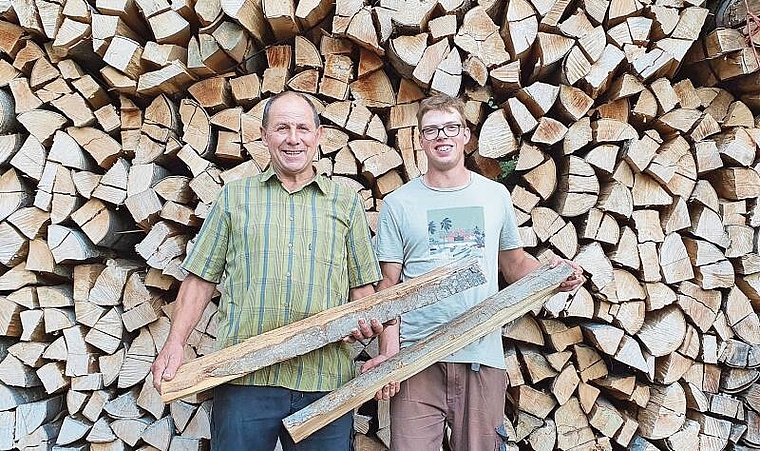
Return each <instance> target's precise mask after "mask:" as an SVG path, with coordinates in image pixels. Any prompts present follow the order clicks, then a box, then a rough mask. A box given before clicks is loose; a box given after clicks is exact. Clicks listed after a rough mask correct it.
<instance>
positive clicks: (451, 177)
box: [423, 166, 470, 188]
mask: <svg viewBox="0 0 760 451" xmlns="http://www.w3.org/2000/svg"><path fill="white" fill-rule="evenodd" d="M423 181H424V182H425V184H426V185H427V186H430V187H433V188H456V187H458V186H464V185H466V184H467V183H469V181H470V170H469V169H467V168H466V167H464V166H457V167H455V168H452V169H449V170H446V171H437V170H435V169H433V168H428V172H427V173H425V175H424V176H423Z"/></svg>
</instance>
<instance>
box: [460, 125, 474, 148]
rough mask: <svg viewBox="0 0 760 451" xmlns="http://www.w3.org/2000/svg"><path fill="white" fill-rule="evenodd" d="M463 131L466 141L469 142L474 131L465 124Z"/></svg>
mask: <svg viewBox="0 0 760 451" xmlns="http://www.w3.org/2000/svg"><path fill="white" fill-rule="evenodd" d="M462 133H464V143H465V144H467V143H468V142H470V138H471V137H472V133H471V132H470V127H468V126H467V125H466V124H465V126H464V131H463V132H462Z"/></svg>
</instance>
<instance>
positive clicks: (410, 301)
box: [161, 259, 486, 402]
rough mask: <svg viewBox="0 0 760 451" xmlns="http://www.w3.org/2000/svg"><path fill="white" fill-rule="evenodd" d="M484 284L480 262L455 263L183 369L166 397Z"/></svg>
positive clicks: (164, 390)
mask: <svg viewBox="0 0 760 451" xmlns="http://www.w3.org/2000/svg"><path fill="white" fill-rule="evenodd" d="M485 282H486V279H485V276H484V274H483V273H482V270H481V269H480V267H479V266H478V264H477V261H476V260H475V259H467V260H463V261H460V262H455V263H452V264H451V265H447V266H444V267H442V268H439V269H436V270H434V271H431V272H429V273H427V274H425V275H423V276H420V277H417V278H415V279H413V280H410V281H408V282H404V283H402V284H400V285H396V286H394V287H393V288H391V289H388V290H383V291H381V292H379V293H375V294H373V295H370V296H367V297H365V298H363V299H361V300H359V301H356V302H350V303H347V304H344V305H341V306H339V307H335V308H332V309H329V310H325V311H323V312H320V313H317V314H316V315H313V316H311V317H309V318H306V319H304V320H301V321H297V322H295V323H292V324H289V325H287V326H284V327H280V328H278V329H274V330H271V331H269V332H265V333H263V334H261V335H257V336H255V337H251V338H249V339H248V340H246V341H244V342H242V343H238V344H236V345H234V346H230V347H228V348H225V349H222V350H220V351H217V352H214V353H212V354H209V355H206V356H204V357H200V358H197V359H194V360H191V361H189V362H187V363H185V364H183V365H182V366H180V367H179V370H178V371H177V374H176V375H175V376H174V378H173V379H172V380H170V381H163V383H162V384H161V398H162V399H163V401H164V402H169V401H172V400H174V399H178V398H181V397H184V396H187V395H190V394H193V393H197V392H200V391H203V390H207V389H209V388H212V387H215V386H217V385H221V384H223V383H225V382H228V381H231V380H233V379H237V378H239V377H241V376H244V375H246V374H248V373H251V372H253V371H256V370H258V369H261V368H263V367H265V366H269V365H273V364H275V363H277V362H282V361H284V360H287V359H290V358H293V357H295V356H298V355H303V354H306V353H307V352H310V351H313V350H315V349H318V348H321V347H322V346H325V345H327V344H329V343H333V342H336V341H338V340H340V339H342V338H343V337H345V336H347V335H348V334H349V333H350V332H351V330H352V329H355V328H356V327H357V321H358V320H359V319H366V320H369V319H371V318H377V319H378V320H379V321H381V322H386V321H389V320H391V319H393V318H396V317H397V316H399V315H401V314H402V313H406V312H408V311H411V310H414V309H416V308H420V307H424V306H426V305H430V304H432V303H434V302H436V301H438V300H440V299H443V298H446V297H449V296H451V295H452V294H455V293H459V292H461V291H464V290H466V289H468V288H470V287H474V286H477V285H482V284H484V283H485Z"/></svg>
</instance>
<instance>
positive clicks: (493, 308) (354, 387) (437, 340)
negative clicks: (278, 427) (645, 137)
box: [283, 265, 572, 441]
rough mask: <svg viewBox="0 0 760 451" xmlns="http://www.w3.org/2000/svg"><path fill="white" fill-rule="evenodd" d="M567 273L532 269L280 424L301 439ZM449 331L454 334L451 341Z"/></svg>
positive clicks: (536, 300)
mask: <svg viewBox="0 0 760 451" xmlns="http://www.w3.org/2000/svg"><path fill="white" fill-rule="evenodd" d="M571 272H572V271H571V268H570V267H569V266H566V265H561V266H557V267H555V268H552V269H549V268H548V267H547V266H544V267H543V268H541V269H538V270H536V271H534V272H533V273H531V274H529V275H527V276H526V277H523V278H522V279H520V280H519V281H517V282H515V283H513V284H512V285H510V286H509V287H508V288H506V289H504V290H503V291H501V292H500V293H498V294H496V295H494V296H492V297H490V298H488V299H487V300H484V301H483V302H481V303H480V304H479V305H478V306H476V307H474V308H473V309H471V310H469V311H467V312H465V313H464V314H462V315H460V316H459V317H458V318H457V319H456V320H455V321H454V322H453V323H450V324H447V325H445V326H443V327H441V328H439V329H438V330H437V331H436V332H434V333H433V334H432V335H430V336H429V337H428V338H426V339H425V340H423V341H420V342H419V343H418V344H417V345H415V346H413V347H411V348H408V349H404V350H402V351H401V352H400V353H399V354H397V355H396V356H394V357H392V358H391V359H389V360H388V361H386V362H384V363H383V364H381V365H380V366H378V367H375V368H373V369H372V370H371V371H368V372H366V373H364V374H362V375H361V376H359V377H357V378H356V379H353V380H352V381H351V382H349V383H348V384H346V385H344V386H343V387H341V388H340V389H339V390H337V391H336V392H334V393H333V394H332V396H330V397H328V398H323V399H322V400H320V401H317V402H315V403H313V404H311V405H310V406H309V407H306V408H305V409H302V410H300V411H299V412H296V413H295V414H293V415H291V416H289V417H286V418H285V419H284V420H283V424H284V425H285V428H286V429H287V430H288V432H289V433H290V435H291V437H293V440H296V441H301V440H302V439H304V438H305V437H308V436H309V435H310V434H311V433H312V432H314V431H315V430H317V429H319V428H320V427H322V426H324V425H326V424H328V423H329V422H331V421H332V420H334V419H335V418H337V417H339V416H340V415H342V414H343V413H344V412H347V411H349V410H351V409H353V408H355V407H356V406H358V405H359V404H360V403H361V402H363V401H365V400H367V399H370V398H371V397H372V396H374V393H375V392H376V391H377V390H378V389H380V388H382V387H383V386H384V385H386V384H387V383H388V381H403V380H406V379H408V378H409V377H411V376H413V375H414V374H417V373H418V372H420V371H422V370H424V369H425V368H427V367H428V366H429V365H431V364H433V363H435V362H436V361H437V360H439V359H440V358H442V357H444V356H446V355H449V354H451V353H452V352H455V351H456V350H458V349H460V348H462V347H464V346H466V345H467V344H469V343H471V342H472V341H474V340H477V339H478V338H480V337H482V336H484V335H486V334H487V333H489V332H490V331H491V330H493V329H494V328H499V327H502V326H503V324H505V323H507V322H509V321H512V320H514V319H517V318H519V317H520V316H522V315H524V314H525V313H527V312H528V311H530V310H531V309H533V308H535V306H537V305H541V304H542V303H543V302H544V300H545V298H546V296H547V295H548V294H549V293H551V291H553V290H555V289H556V287H557V285H558V284H559V282H561V281H562V280H564V279H565V278H567V276H568V275H569V274H570V273H571ZM452 336H455V337H457V339H456V340H452V339H451V337H452Z"/></svg>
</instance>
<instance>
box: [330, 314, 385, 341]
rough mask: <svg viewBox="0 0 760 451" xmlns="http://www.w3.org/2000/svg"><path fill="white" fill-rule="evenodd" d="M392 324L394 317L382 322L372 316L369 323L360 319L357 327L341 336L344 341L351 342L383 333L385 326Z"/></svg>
mask: <svg viewBox="0 0 760 451" xmlns="http://www.w3.org/2000/svg"><path fill="white" fill-rule="evenodd" d="M392 324H396V319H395V318H394V319H392V320H390V321H388V322H387V323H385V324H382V323H381V322H380V321H378V320H377V319H375V318H372V319H371V320H370V322H369V323H367V321H365V320H363V319H360V320H359V327H357V328H356V329H351V334H350V335H347V336H345V337H343V342H344V343H353V342H355V341H362V340H367V339H369V338H374V337H377V336H378V335H380V334H381V333H383V330H384V329H385V327H386V326H390V325H392Z"/></svg>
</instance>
